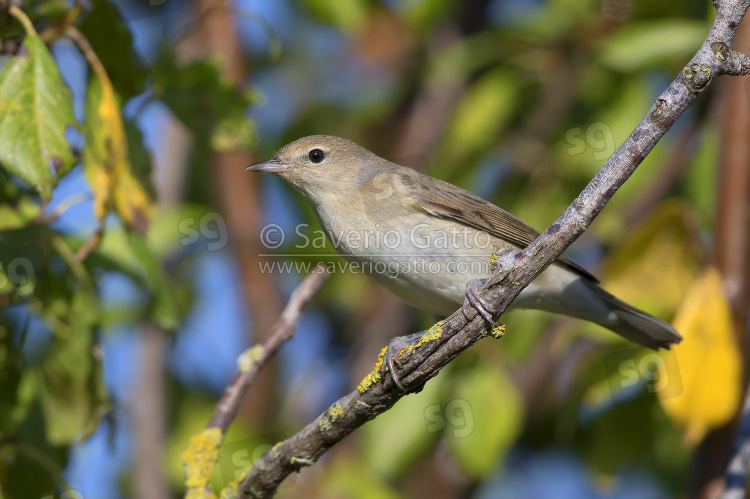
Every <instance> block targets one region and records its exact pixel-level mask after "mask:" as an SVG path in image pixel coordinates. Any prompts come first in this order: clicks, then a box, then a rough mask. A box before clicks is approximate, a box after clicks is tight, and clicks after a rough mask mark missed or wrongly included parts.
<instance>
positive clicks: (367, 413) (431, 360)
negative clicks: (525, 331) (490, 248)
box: [223, 0, 750, 498]
mask: <svg viewBox="0 0 750 499" xmlns="http://www.w3.org/2000/svg"><path fill="white" fill-rule="evenodd" d="M713 3H714V5H715V6H716V9H717V11H716V17H715V19H714V23H713V25H712V26H711V29H710V31H709V33H708V36H707V37H706V39H705V41H704V42H703V44H702V45H701V47H700V49H699V50H698V52H697V53H696V55H695V56H694V57H693V59H692V60H691V61H690V63H689V64H688V65H687V66H685V68H684V69H683V70H682V71H681V72H680V74H679V75H678V76H677V78H676V79H675V80H674V81H673V82H672V83H671V84H670V85H669V87H667V89H666V90H665V91H664V92H663V93H662V94H661V95H660V96H659V97H658V98H657V99H656V101H655V102H654V104H653V105H652V106H651V109H649V111H648V113H647V114H646V116H645V117H644V118H643V119H642V120H641V122H640V123H639V124H638V126H637V127H636V128H635V130H634V131H633V133H631V134H630V136H629V137H628V138H627V140H626V141H625V142H624V143H623V144H622V145H621V146H620V147H619V148H618V149H617V151H615V153H614V154H613V155H612V157H610V158H609V160H608V161H607V163H606V164H605V165H604V166H603V167H602V169H601V170H600V171H599V173H597V175H596V176H595V177H594V179H593V180H592V181H591V182H590V183H589V184H588V185H587V186H586V188H585V189H584V190H583V191H582V192H581V194H580V195H579V196H578V197H577V198H576V199H575V200H574V201H573V203H572V204H571V205H570V206H569V207H568V209H567V210H565V212H564V213H563V214H562V215H561V216H560V218H558V219H557V221H555V223H553V224H552V225H551V226H550V227H549V228H548V229H547V230H546V231H545V232H544V233H543V234H542V235H541V236H539V237H538V238H537V239H536V240H535V241H534V242H533V243H532V244H531V245H529V246H528V247H527V248H526V249H524V250H523V251H520V252H518V253H516V252H513V251H512V250H509V249H506V250H503V251H502V252H501V253H500V254H499V255H498V262H497V263H498V264H499V268H500V271H499V272H497V273H496V274H495V275H494V276H493V277H492V278H491V279H490V280H489V281H488V282H487V284H486V285H485V289H484V292H483V295H482V297H483V298H484V299H485V301H486V302H487V303H489V304H491V305H492V306H494V307H495V310H497V312H498V314H501V313H502V312H504V311H505V309H506V308H507V307H508V305H509V304H510V303H511V302H512V301H513V299H514V298H515V297H516V296H517V295H518V294H519V293H520V292H521V290H522V289H523V288H524V287H526V286H527V285H528V284H529V283H530V282H531V281H532V280H533V279H534V278H535V277H536V276H537V275H539V274H540V273H541V272H542V271H543V270H544V269H546V268H547V267H548V266H549V265H550V264H551V263H552V262H553V261H554V259H555V258H557V257H558V256H559V255H560V254H562V252H563V251H564V250H565V249H566V248H567V247H568V246H569V245H570V244H571V243H572V242H573V241H575V239H576V238H577V237H578V236H580V235H581V234H582V233H583V232H584V231H585V230H586V229H587V228H588V227H589V225H590V224H591V222H592V221H593V220H594V218H596V216H597V215H598V214H599V213H600V212H601V210H602V209H603V208H604V205H605V204H606V203H607V202H608V201H609V199H611V198H612V196H613V195H614V194H615V192H616V191H617V189H618V188H619V187H620V186H621V185H622V184H623V183H624V182H625V181H626V180H627V179H628V178H629V177H630V175H631V174H632V173H633V172H634V171H635V169H636V168H637V167H638V165H639V164H640V163H641V162H642V161H643V159H644V158H645V157H646V156H647V155H648V153H649V152H650V151H651V149H653V147H654V146H655V145H656V143H657V142H658V141H659V139H660V138H661V137H662V136H663V135H664V134H665V133H666V132H667V130H669V128H670V127H671V126H672V125H673V124H674V122H675V121H676V120H677V118H678V117H679V116H680V115H681V114H682V113H683V112H684V111H685V110H686V109H687V108H688V107H689V106H690V104H692V103H693V101H694V100H695V99H696V97H697V95H698V94H699V93H700V92H701V91H702V90H704V89H705V88H706V87H707V86H708V85H710V84H711V82H712V81H713V79H714V78H715V77H716V76H718V75H720V74H745V73H747V72H748V65H747V64H746V63H745V61H746V59H747V58H746V57H745V56H743V55H742V54H738V53H735V52H732V51H731V50H730V49H729V47H731V45H732V41H733V39H734V35H735V33H736V31H737V28H738V27H739V25H740V23H741V22H742V19H743V18H744V16H745V13H746V12H747V10H748V6H750V0H714V2H713ZM469 315H471V317H465V316H464V315H463V314H462V312H461V311H460V310H458V311H456V312H455V313H454V314H453V315H451V316H450V317H449V318H448V319H446V320H445V321H444V322H440V323H438V324H436V325H435V326H433V328H432V329H431V330H430V333H431V334H430V336H429V339H428V340H427V341H424V342H423V344H422V345H421V346H420V347H419V348H416V349H414V350H413V351H412V354H411V357H410V358H409V359H408V361H406V362H405V363H404V368H403V371H402V373H401V376H400V379H401V380H402V383H403V384H404V386H406V387H408V388H409V389H412V390H413V389H417V388H419V387H420V386H422V385H423V384H424V383H425V382H427V380H429V379H430V378H432V377H433V376H435V375H437V373H438V372H439V371H440V369H441V368H442V367H443V366H445V365H446V364H447V363H448V362H450V361H451V360H452V359H453V358H455V357H456V356H457V355H458V354H459V353H460V352H461V351H463V350H465V349H466V348H468V347H469V346H471V345H472V344H473V343H475V342H476V341H478V340H479V339H481V338H483V337H485V336H487V334H488V333H487V332H486V330H485V328H484V322H483V320H482V318H481V317H478V316H476V315H475V314H474V313H473V312H472V313H470V314H469ZM380 360H381V359H379V360H378V364H377V365H376V366H375V370H374V371H373V373H372V374H370V375H369V376H368V378H366V379H365V381H364V382H363V383H362V384H360V386H359V387H358V389H357V391H354V392H352V393H350V394H349V395H346V396H345V397H343V398H342V399H340V400H339V401H338V402H336V403H334V404H333V405H332V406H331V407H330V408H329V409H328V411H326V412H325V413H323V414H322V415H320V416H319V417H318V418H317V419H315V420H314V421H313V422H311V423H310V424H308V425H307V426H306V427H305V428H303V429H302V430H301V431H300V432H299V433H297V434H296V435H294V436H293V437H291V438H290V439H288V440H286V441H284V442H281V443H279V444H278V445H276V446H275V447H274V448H273V449H272V450H271V451H269V452H268V453H267V454H265V455H264V456H263V457H261V458H260V459H259V460H258V461H256V463H255V464H254V465H253V467H252V468H251V469H250V470H248V472H247V473H246V475H245V477H244V478H243V480H242V482H241V483H240V484H239V485H238V486H237V485H235V486H233V487H229V488H227V489H225V491H224V493H223V494H224V496H226V497H252V498H265V497H271V496H273V494H274V492H275V490H276V488H277V487H278V486H279V484H280V483H281V482H282V481H283V480H284V478H286V476H287V475H289V474H290V473H292V472H294V471H298V470H299V469H300V468H302V467H303V466H311V465H312V464H314V463H315V462H316V461H317V460H318V459H319V458H320V457H321V456H322V455H323V454H324V453H325V452H326V451H327V450H328V449H329V448H331V447H332V446H333V445H334V444H336V443H337V442H339V441H340V440H341V439H343V438H344V437H345V436H346V435H348V434H349V433H351V432H352V431H354V430H355V429H356V428H358V427H359V426H361V425H362V424H364V423H365V422H366V421H368V420H370V419H373V418H374V417H376V416H377V415H378V414H381V413H382V412H384V411H386V410H388V409H389V408H390V407H391V406H393V404H395V403H396V401H398V400H399V399H400V398H401V397H403V396H404V395H405V394H404V393H403V392H401V391H400V390H399V389H398V388H397V387H396V386H395V385H394V383H393V381H392V380H391V379H390V377H386V378H385V379H384V380H381V379H380V375H379V369H380Z"/></svg>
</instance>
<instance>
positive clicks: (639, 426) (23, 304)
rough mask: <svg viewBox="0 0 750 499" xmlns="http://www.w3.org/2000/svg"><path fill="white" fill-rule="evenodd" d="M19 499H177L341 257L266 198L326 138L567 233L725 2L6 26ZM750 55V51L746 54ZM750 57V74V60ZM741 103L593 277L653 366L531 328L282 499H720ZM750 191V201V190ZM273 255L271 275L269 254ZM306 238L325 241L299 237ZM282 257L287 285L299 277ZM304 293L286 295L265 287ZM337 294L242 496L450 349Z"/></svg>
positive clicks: (9, 373) (484, 352)
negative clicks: (229, 400) (342, 416)
mask: <svg viewBox="0 0 750 499" xmlns="http://www.w3.org/2000/svg"><path fill="white" fill-rule="evenodd" d="M0 8H1V10H2V11H1V13H0V36H2V45H0V49H1V50H2V55H0V64H2V65H3V67H2V73H1V74H0V166H2V168H0V177H1V178H0V265H1V267H0V306H2V310H0V359H1V364H0V366H2V367H1V369H0V378H2V385H1V386H2V390H1V391H0V455H1V456H2V459H1V460H0V491H1V493H0V495H1V496H2V497H7V498H42V497H45V498H47V497H54V498H57V497H65V498H68V499H70V498H72V497H78V498H81V497H85V498H92V499H93V498H118V497H138V498H154V499H157V498H166V497H177V496H180V495H182V493H183V491H184V488H183V487H184V485H183V480H184V477H183V472H182V468H181V462H180V452H181V451H182V450H183V449H184V446H185V444H186V442H187V439H188V438H189V436H191V435H194V434H196V433H198V432H199V431H200V430H201V429H202V428H203V427H204V426H205V425H206V423H207V421H208V419H209V418H210V415H211V413H212V410H213V407H214V404H215V403H216V400H217V399H218V396H219V395H220V394H221V391H222V390H223V388H224V387H225V386H226V384H227V383H228V382H229V380H230V379H231V377H232V376H233V374H234V372H235V359H236V357H237V356H238V355H239V354H240V353H241V352H242V351H243V350H244V349H246V348H247V347H249V346H251V345H252V344H253V343H255V342H257V341H259V340H261V339H262V338H263V337H264V335H265V334H266V333H267V332H268V329H269V327H270V325H271V324H272V323H273V322H274V321H275V319H276V318H277V316H278V313H279V311H280V310H281V308H282V306H283V304H284V302H285V300H286V298H287V297H288V295H289V293H290V292H291V291H292V290H293V289H294V287H295V286H296V284H297V283H299V281H300V280H301V279H302V278H303V277H304V271H305V268H310V265H311V264H312V263H314V262H317V261H325V262H334V263H335V262H336V261H338V257H336V256H333V255H332V253H334V251H333V248H332V247H331V246H330V244H328V243H327V244H325V245H318V246H322V247H315V248H311V247H309V246H308V247H304V248H300V247H299V246H300V245H299V242H300V240H301V237H300V236H299V235H298V234H297V232H296V231H300V232H302V233H305V234H307V235H308V236H310V237H311V238H312V237H314V235H315V231H316V230H317V229H319V226H318V225H317V222H316V221H315V218H314V215H313V213H312V211H311V210H310V208H309V207H308V206H307V205H306V203H304V202H303V201H302V200H301V198H300V197H299V196H298V195H296V194H295V193H293V192H292V191H291V190H290V189H289V188H288V187H287V186H286V185H285V184H284V183H283V182H282V181H281V180H280V179H279V178H276V177H273V176H260V175H252V174H249V173H246V172H245V171H244V167H245V166H247V165H248V164H250V163H251V162H253V160H260V159H264V158H267V157H268V156H270V155H271V154H272V153H273V151H275V150H276V149H277V148H279V147H280V146H281V145H283V144H285V143H287V142H289V141H291V140H294V139H296V138H299V137H301V136H304V135H310V134H321V133H325V134H334V135H341V136H345V137H348V138H350V139H352V140H355V141H356V142H358V143H360V144H361V145H363V146H365V147H367V148H368V149H370V150H372V151H374V152H376V153H377V154H379V155H380V156H383V157H386V158H389V159H391V160H394V161H396V162H400V163H402V164H405V165H408V166H412V167H414V168H417V169H420V170H422V171H424V172H426V173H429V174H431V175H433V176H436V177H439V178H442V179H444V180H447V181H449V182H452V183H455V184H456V185H459V186H461V187H463V188H466V189H469V190H471V191H473V192H475V193H477V194H479V195H481V196H483V197H485V198H486V199H489V200H491V201H492V202H494V203H496V204H497V205H499V206H501V207H503V208H505V209H507V210H509V211H511V212H512V213H514V214H516V215H517V216H519V217H521V218H522V219H524V220H525V221H527V222H528V223H530V224H531V225H533V226H535V227H536V228H537V229H540V230H541V229H544V228H545V227H546V226H547V225H548V224H550V223H551V222H552V221H553V220H554V219H555V218H556V217H557V216H558V215H559V214H560V213H561V212H562V211H563V210H564V208H565V207H566V206H567V205H568V203H570V201H571V200H572V199H573V198H574V196H575V195H576V194H577V193H578V192H579V191H580V190H581V189H582V188H583V186H584V185H585V184H586V183H587V182H588V181H589V180H590V179H591V178H592V177H593V175H594V174H595V173H596V172H597V170H598V169H599V168H600V167H601V166H602V165H603V163H604V161H606V159H607V158H608V157H609V155H610V154H611V153H612V152H614V150H615V148H616V147H617V146H618V145H619V144H620V143H621V142H622V141H623V140H624V139H625V138H626V136H627V134H629V133H630V131H631V130H632V129H633V127H634V126H635V125H636V123H637V122H638V121H639V120H640V119H641V117H642V116H643V115H644V114H645V113H646V112H647V110H648V109H649V106H650V105H651V103H652V102H653V100H654V99H655V97H656V96H657V95H658V94H659V93H660V92H661V91H662V90H663V89H664V88H665V87H666V85H668V83H669V82H670V81H671V80H672V79H673V78H674V77H675V76H676V75H677V74H678V73H679V71H680V70H681V69H682V67H683V66H684V64H685V63H687V61H688V60H689V59H690V57H691V56H692V55H693V54H694V53H695V51H696V50H697V49H698V47H699V46H700V44H701V43H702V41H703V39H704V37H705V35H706V33H707V32H708V28H709V26H710V23H711V21H712V19H713V13H714V10H713V7H712V6H711V2H709V1H708V0H682V1H678V0H663V1H660V2H653V1H648V0H603V1H600V0H466V1H462V2H459V1H450V0H381V1H376V0H348V1H346V2H334V1H330V0H296V1H293V0H237V1H235V2H229V1H228V0H195V1H194V2H190V1H188V0H161V1H153V0H151V1H149V2H145V1H141V0H112V1H109V0H89V1H85V2H84V1H79V0H76V1H75V2H73V3H71V2H69V1H65V0H34V1H28V2H25V3H23V4H22V5H17V4H14V3H13V2H10V3H8V2H4V3H3V4H2V5H0ZM744 33H748V34H747V35H746V34H744ZM749 42H750V30H747V29H744V28H743V29H742V30H741V33H740V36H739V38H738V40H737V43H736V45H737V48H738V49H742V48H745V49H747V48H748V47H743V45H742V44H743V43H744V44H750V43H749ZM747 98H748V97H747V94H746V89H745V86H744V79H739V78H736V79H733V80H731V81H730V80H729V79H727V78H724V79H721V80H719V81H717V82H716V84H714V85H713V86H712V87H710V89H709V90H708V91H707V92H705V93H704V94H703V95H702V96H701V97H700V98H699V100H698V101H697V102H696V104H695V105H694V106H693V107H691V108H690V109H689V110H688V112H687V113H686V114H685V115H684V116H683V117H682V118H681V119H680V120H679V121H678V122H677V123H676V124H675V126H674V127H673V128H672V130H671V131H670V132H669V133H668V134H667V136H666V137H665V138H664V139H663V140H662V141H661V143H660V144H659V145H658V146H657V147H656V148H655V150H654V151H653V152H652V153H651V154H650V155H649V156H648V157H647V158H646V160H645V161H644V163H643V165H642V166H641V167H640V168H639V170H638V171H637V172H636V173H635V174H634V175H633V177H632V178H631V179H630V180H629V181H628V182H627V183H626V184H625V186H624V187H623V188H622V189H621V191H620V192H618V193H617V195H616V196H615V197H614V198H613V200H612V202H611V203H610V204H609V205H608V206H607V208H606V209H605V210H604V212H603V213H602V215H601V216H600V217H599V218H598V219H597V220H596V222H595V223H594V224H593V225H592V227H591V229H590V230H589V231H587V233H586V234H585V235H584V236H583V237H581V239H580V240H579V241H578V242H577V243H576V244H575V245H574V247H573V248H572V249H571V250H570V252H569V253H570V255H571V256H573V257H574V258H575V259H576V260H578V261H579V262H580V263H582V264H583V265H584V266H586V267H587V268H589V269H590V270H592V271H594V273H595V274H597V275H598V276H599V277H600V278H601V279H602V280H603V283H604V287H605V288H606V289H608V290H610V291H611V292H613V293H615V294H617V295H618V296H619V297H621V298H623V299H625V300H627V301H630V302H631V303H633V304H634V305H637V306H639V307H641V308H643V309H645V310H647V311H649V312H651V313H654V314H657V315H659V316H661V317H663V318H665V319H667V320H670V321H672V322H673V323H674V324H675V326H676V327H677V329H678V330H680V331H681V333H682V334H683V335H684V337H685V341H684V342H683V343H682V344H681V345H680V346H679V347H678V348H676V349H675V350H673V351H671V352H666V353H665V352H661V353H658V354H657V353H654V352H650V351H646V350H643V349H640V348H637V347H635V346H633V345H630V344H627V343H626V342H624V341H623V340H621V339H620V338H618V337H616V336H615V335H612V334H611V333H609V332H607V331H605V330H603V329H601V328H598V327H597V326H594V325H591V324H586V323H583V322H580V321H575V320H572V319H567V318H560V317H553V316H550V315H547V314H544V313H541V312H539V313H537V312H530V311H527V312H511V313H509V314H507V315H506V316H505V317H504V320H506V323H507V328H508V332H507V334H506V335H505V337H504V338H503V339H502V341H500V342H493V341H491V340H484V341H485V342H486V343H483V344H481V345H479V346H476V347H474V348H471V349H470V350H468V351H466V352H465V353H464V354H463V355H462V356H461V357H460V358H458V359H457V360H456V361H455V362H454V363H452V364H451V365H450V366H448V367H447V368H446V369H444V371H443V372H442V373H441V374H440V375H439V376H438V377H437V378H435V379H434V380H432V381H430V382H429V383H428V384H427V385H426V387H425V389H424V390H423V391H422V392H421V393H419V394H417V395H410V396H408V397H406V398H405V399H403V400H402V401H400V402H399V403H398V404H397V405H396V406H395V407H394V408H393V409H392V410H390V411H389V412H387V413H386V414H384V415H382V416H381V417H379V418H377V419H376V420H374V421H372V422H370V423H368V424H367V425H365V426H364V427H363V428H361V430H360V431H358V432H356V433H355V434H353V435H352V436H350V437H349V438H347V439H345V440H344V441H343V442H341V443H340V444H339V445H337V446H336V447H335V448H333V449H332V450H331V451H330V452H329V453H328V454H326V456H325V457H324V458H323V459H322V461H321V462H320V463H318V464H316V465H315V466H313V467H312V468H308V469H304V470H303V471H302V472H301V473H300V474H298V475H296V476H293V477H290V478H289V479H288V480H287V481H286V482H285V483H284V484H283V486H282V487H281V489H280V490H279V496H280V497H306V498H314V497H320V498H335V497H341V498H350V497H351V498H397V497H417V498H421V497H430V498H438V499H439V498H455V497H467V498H468V497H472V498H490V497H492V498H498V497H513V498H524V497H529V498H536V497H571V498H573V497H575V498H581V497H617V498H627V497H676V496H679V497H687V496H700V497H712V496H713V494H715V492H716V490H717V487H719V488H720V487H721V475H722V473H723V469H724V466H725V463H726V459H727V456H728V453H729V448H730V445H731V437H732V423H731V421H732V419H733V418H734V417H735V414H736V413H737V411H738V408H739V406H740V405H741V404H740V400H741V398H742V396H741V395H742V393H743V386H744V385H743V378H744V372H745V365H746V362H745V358H746V351H745V348H746V341H745V336H746V325H747V318H748V308H750V293H748V276H749V275H750V262H749V260H750V256H748V255H750V236H749V235H748V224H747V220H748V219H750V215H749V214H748V212H750V207H749V206H748V205H747V199H750V181H748V182H744V181H743V180H742V179H747V176H743V173H742V172H743V171H747V170H748V164H749V163H750V153H748V151H747V150H746V148H745V146H744V144H746V143H750V142H749V141H748V138H750V129H749V128H748V123H750V118H748V115H749V110H748V101H747ZM745 184H747V185H745ZM271 223H273V224H278V225H279V227H280V228H281V229H283V231H284V233H285V235H286V238H285V240H284V242H283V244H282V245H280V246H279V247H277V248H273V249H270V248H268V247H265V246H264V245H263V244H262V241H261V238H260V236H259V235H260V234H261V232H262V229H263V227H265V226H267V224H271ZM300 224H308V225H300ZM274 254H276V255H279V254H285V255H289V256H284V257H279V256H274ZM279 261H281V262H290V263H292V264H293V265H296V267H291V269H292V271H290V272H278V271H277V272H268V271H264V270H263V269H265V268H266V267H264V265H267V264H268V263H269V262H279ZM430 323H431V319H430V318H429V317H427V316H426V315H425V314H423V313H421V312H418V311H415V310H412V309H410V308H409V307H408V306H406V305H405V304H403V303H401V302H400V301H399V300H398V299H396V298H394V297H393V296H391V295H390V294H388V292H386V291H385V290H383V289H381V288H379V287H378V286H377V285H375V284H374V283H372V282H371V281H370V280H368V279H367V278H366V277H364V276H362V275H356V274H345V273H344V274H342V273H336V274H335V275H334V276H333V277H332V278H331V280H330V281H329V282H328V283H327V284H326V286H325V287H324V289H323V290H322V291H321V293H319V295H318V296H317V297H316V298H315V300H314V302H313V305H312V307H311V309H310V310H309V311H308V312H307V313H306V314H305V316H304V318H303V319H302V321H301V323H300V325H299V328H298V333H297V335H296V337H295V338H294V339H293V340H292V341H291V342H289V343H288V344H287V345H285V346H284V347H283V348H282V351H281V352H280V354H279V356H278V358H277V360H276V361H275V362H274V363H272V364H271V365H269V366H267V368H266V370H265V371H264V373H263V375H262V376H260V377H259V378H258V379H257V380H256V382H255V384H254V385H253V387H252V388H251V390H250V392H249V393H248V396H247V397H246V400H245V401H244V403H243V406H242V408H241V411H240V415H239V417H238V419H237V420H236V421H235V422H234V424H233V425H232V427H231V429H230V431H229V433H228V434H227V436H226V439H225V443H224V446H223V447H222V457H221V460H220V462H219V465H218V466H217V468H216V470H215V473H214V480H213V482H214V486H215V487H217V488H220V487H223V486H224V485H226V484H227V483H228V482H229V481H231V480H233V479H234V478H236V477H237V476H238V473H241V472H242V471H243V470H245V469H246V468H247V467H248V466H249V465H250V464H252V462H253V460H254V459H255V458H257V457H258V456H259V455H262V453H264V452H266V451H267V450H268V449H269V448H270V446H272V445H273V444H274V443H275V442H277V441H279V440H281V439H284V438H287V437H289V436H291V435H293V434H294V433H295V432H296V431H298V430H299V429H300V428H301V427H302V426H303V425H305V424H306V423H307V422H309V421H310V420H311V419H313V418H314V417H315V416H317V415H318V414H319V413H320V412H322V411H323V410H325V409H326V408H327V407H328V405H329V404H331V403H333V402H334V401H335V400H336V399H337V398H339V397H340V396H342V395H344V394H345V393H348V392H349V391H351V390H352V389H354V387H355V386H356V384H357V382H358V381H359V380H360V379H361V378H362V377H363V376H364V375H365V374H366V373H367V372H369V371H370V369H371V368H372V364H373V362H374V360H375V358H376V356H377V353H378V351H379V350H380V348H382V347H383V346H384V345H386V344H387V343H388V340H389V339H390V337H392V336H396V335H403V334H406V333H409V332H413V331H417V330H420V329H424V328H426V327H429V325H430Z"/></svg>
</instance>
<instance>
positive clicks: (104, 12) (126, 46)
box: [78, 0, 146, 100]
mask: <svg viewBox="0 0 750 499" xmlns="http://www.w3.org/2000/svg"><path fill="white" fill-rule="evenodd" d="M89 4H90V5H91V6H92V8H91V9H90V10H87V11H86V12H85V13H84V14H83V15H82V16H81V21H80V24H79V25H78V29H79V30H80V31H81V33H83V34H84V36H85V37H86V39H87V40H88V41H89V43H90V44H91V46H92V47H93V48H94V51H95V52H96V55H97V57H98V58H99V60H100V61H101V63H102V65H103V66H104V67H105V68H107V74H108V75H109V78H110V80H111V81H112V86H113V87H114V88H115V90H116V91H117V93H118V94H119V95H121V96H122V97H123V98H124V99H125V100H128V99H129V98H131V97H133V96H135V95H137V94H139V93H141V92H142V91H143V87H144V84H145V82H146V70H145V68H144V66H143V62H141V59H140V58H139V57H138V54H137V53H136V52H135V49H134V48H133V47H134V46H133V36H132V34H131V33H130V29H128V27H127V25H126V24H125V22H124V21H123V20H122V16H121V15H120V11H119V10H118V8H117V5H116V4H115V3H114V2H110V1H108V0H92V1H90V2H89Z"/></svg>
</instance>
